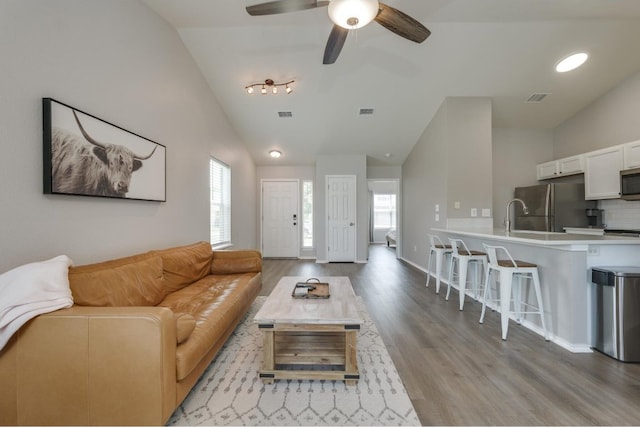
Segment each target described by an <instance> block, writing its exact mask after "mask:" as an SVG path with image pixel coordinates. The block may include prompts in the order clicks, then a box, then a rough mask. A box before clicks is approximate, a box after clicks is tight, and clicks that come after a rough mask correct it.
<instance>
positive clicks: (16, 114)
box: [0, 0, 257, 271]
mask: <svg viewBox="0 0 640 427" xmlns="http://www.w3.org/2000/svg"><path fill="white" fill-rule="evenodd" d="M0 58H1V61H2V67H1V69H2V72H1V73H0V148H1V150H2V156H0V199H1V200H2V203H1V204H0V224H1V225H0V271H5V270H7V269H9V268H12V267H15V266H17V265H19V264H23V263H27V262H32V261H36V260H41V259H46V258H49V257H53V256H55V255H59V254H63V253H64V254H68V255H69V256H70V257H71V258H72V259H73V260H74V261H75V263H76V264H83V263H87V262H93V261H99V260H104V259H108V258H113V257H118V256H123V255H127V254H131V253H136V252H139V251H146V250H149V249H153V248H162V247H168V246H172V245H178V244H186V243H190V242H193V241H197V240H209V207H208V204H209V195H208V193H209V191H208V181H209V166H208V161H209V156H210V155H214V156H216V157H217V158H219V159H220V160H222V161H224V162H226V163H227V164H229V165H230V166H231V168H232V183H233V184H232V185H233V191H232V211H233V212H232V214H233V231H232V239H233V241H234V243H235V246H236V247H255V246H256V236H257V231H256V218H255V212H256V178H255V176H256V175H255V166H254V164H253V161H252V160H251V158H250V157H249V155H248V153H247V151H246V150H245V149H244V148H243V146H242V144H241V141H240V140H239V138H238V136H237V135H236V133H235V132H234V130H233V129H232V128H231V126H230V125H229V122H228V120H227V119H226V116H225V115H224V113H223V112H222V110H221V108H220V105H219V104H218V102H217V101H216V99H215V97H214V96H213V95H212V93H211V91H210V89H209V87H208V86H207V84H206V82H205V80H204V78H203V77H202V75H201V74H200V72H199V70H198V69H197V67H196V65H195V63H194V61H193V60H192V58H191V56H190V55H189V53H188V52H187V50H186V49H185V47H184V45H183V44H182V42H181V40H180V38H179V37H178V35H177V33H176V32H175V31H174V30H173V29H172V28H171V27H170V26H169V25H168V24H167V23H166V22H165V21H164V20H162V19H161V18H160V17H159V16H157V15H156V14H155V13H154V12H152V11H150V10H149V9H148V8H147V7H146V6H144V5H143V4H141V3H139V2H138V1H131V0H110V1H101V0H56V1H50V0H2V2H1V3H0ZM43 97H52V98H55V99H57V100H59V101H62V102H65V103H67V104H69V105H71V106H74V107H76V108H79V109H81V110H84V111H86V112H89V113H91V114H94V115H96V116H98V117H100V118H102V119H104V120H106V121H109V122H111V123H114V124H116V125H119V126H121V127H123V128H125V129H127V130H130V131H132V132H135V133H138V134H140V135H143V136H145V137H147V138H149V139H152V140H154V141H156V142H158V143H161V144H163V145H165V146H166V147H167V168H166V173H167V202H166V203H157V202H144V201H132V200H118V199H100V198H90V197H77V196H60V195H43V188H42V187H43V185H42V107H41V99H42V98H43Z"/></svg>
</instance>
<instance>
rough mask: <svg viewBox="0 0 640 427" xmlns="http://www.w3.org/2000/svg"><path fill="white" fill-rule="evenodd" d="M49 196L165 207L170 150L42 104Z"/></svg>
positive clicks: (63, 106)
mask: <svg viewBox="0 0 640 427" xmlns="http://www.w3.org/2000/svg"><path fill="white" fill-rule="evenodd" d="M42 112H43V131H44V132H43V133H44V145H43V148H44V150H43V153H44V193H45V194H72V195H78V196H95V197H112V198H118V199H133V200H150V201H158V202H164V201H166V147H165V146H164V145H162V144H158V143H157V142H154V141H151V140H150V139H147V138H145V137H142V136H140V135H136V134H135V133H133V132H129V131H128V130H125V129H123V128H121V127H119V126H116V125H114V124H111V123H109V122H106V121H104V120H102V119H99V118H97V117H95V116H93V115H91V114H88V113H85V112H84V111H81V110H78V109H77V108H74V107H71V106H69V105H66V104H63V103H62V102H59V101H56V100H54V99H51V98H43V99H42Z"/></svg>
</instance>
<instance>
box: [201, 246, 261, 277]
mask: <svg viewBox="0 0 640 427" xmlns="http://www.w3.org/2000/svg"><path fill="white" fill-rule="evenodd" d="M260 271H262V255H261V254H260V252H259V251H253V250H244V251H213V261H212V262H211V274H237V273H258V272H260Z"/></svg>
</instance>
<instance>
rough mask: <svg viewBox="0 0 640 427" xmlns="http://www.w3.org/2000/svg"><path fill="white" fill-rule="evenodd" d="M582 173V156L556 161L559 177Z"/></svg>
mask: <svg viewBox="0 0 640 427" xmlns="http://www.w3.org/2000/svg"><path fill="white" fill-rule="evenodd" d="M582 172H584V154H579V155H577V156H571V157H566V158H564V159H560V160H558V173H559V174H560V176H566V175H575V174H577V173H582Z"/></svg>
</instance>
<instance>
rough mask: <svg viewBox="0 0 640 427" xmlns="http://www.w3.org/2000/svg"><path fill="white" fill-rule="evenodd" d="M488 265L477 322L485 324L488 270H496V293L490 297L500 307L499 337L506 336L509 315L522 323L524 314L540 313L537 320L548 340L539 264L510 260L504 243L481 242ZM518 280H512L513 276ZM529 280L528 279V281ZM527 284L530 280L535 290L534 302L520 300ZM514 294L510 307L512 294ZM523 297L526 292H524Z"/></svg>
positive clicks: (489, 286) (504, 337) (488, 296)
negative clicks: (498, 285)
mask: <svg viewBox="0 0 640 427" xmlns="http://www.w3.org/2000/svg"><path fill="white" fill-rule="evenodd" d="M483 246H484V248H485V250H486V252H487V256H488V258H489V265H488V268H487V269H486V272H485V287H484V293H483V297H482V312H481V314H480V323H484V315H485V310H486V307H487V301H488V300H489V301H490V300H491V280H490V279H491V272H493V271H495V272H497V273H498V274H499V281H500V287H499V289H500V290H499V296H498V298H497V299H495V300H493V301H495V302H496V303H498V304H499V307H500V321H501V326H502V339H503V340H506V339H507V332H508V330H509V318H510V317H511V315H515V316H516V320H517V321H518V323H522V320H523V317H522V316H523V315H526V314H537V315H539V316H540V323H541V324H542V329H543V330H544V339H545V340H547V341H549V335H548V332H547V328H546V326H545V321H544V308H543V306H542V292H541V290H540V277H539V274H538V266H537V265H536V264H534V263H531V262H526V261H519V260H515V259H513V257H512V256H511V254H510V253H509V251H508V250H507V249H506V248H505V247H503V246H491V245H486V244H483ZM498 252H500V253H501V254H502V253H504V255H506V258H505V259H498V255H497V254H498ZM514 277H515V278H516V279H518V280H516V281H514V280H513V278H514ZM529 280H530V281H531V282H529ZM526 283H532V284H533V288H534V291H535V297H536V305H533V304H530V303H529V302H525V301H523V298H522V296H523V287H524V286H525V284H526ZM512 294H513V308H512V298H511V296H512ZM524 294H525V297H526V292H525V293H524Z"/></svg>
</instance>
